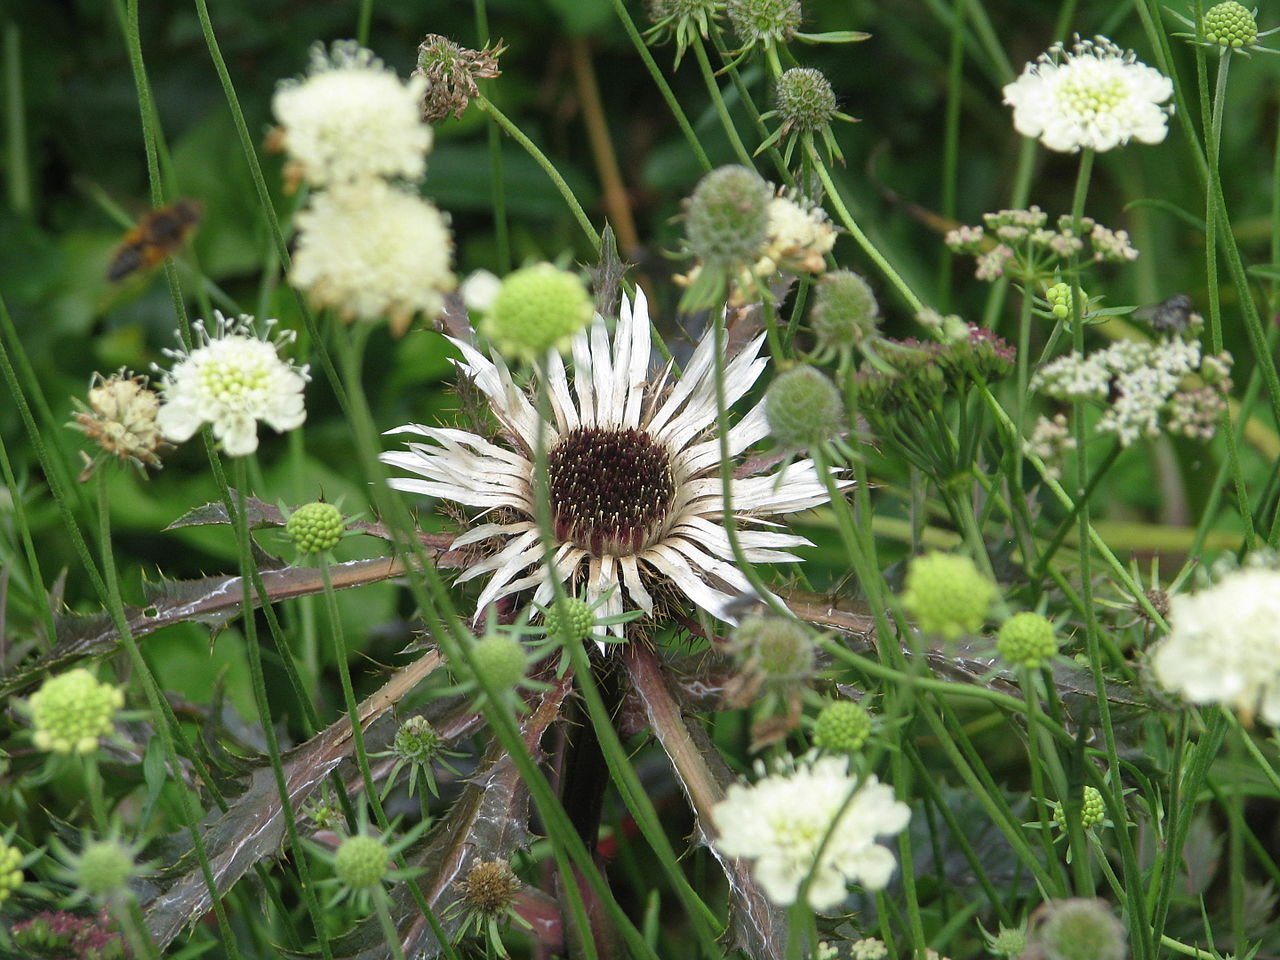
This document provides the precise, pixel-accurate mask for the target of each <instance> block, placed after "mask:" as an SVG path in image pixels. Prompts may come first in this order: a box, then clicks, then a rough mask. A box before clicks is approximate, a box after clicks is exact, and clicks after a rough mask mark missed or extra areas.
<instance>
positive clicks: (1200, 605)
mask: <svg viewBox="0 0 1280 960" xmlns="http://www.w3.org/2000/svg"><path fill="white" fill-rule="evenodd" d="M1151 667H1152V670H1153V671H1154V673H1155V677H1156V680H1158V681H1159V683H1160V685H1161V686H1162V687H1164V688H1165V689H1166V690H1171V691H1173V692H1175V693H1177V694H1180V695H1181V696H1182V697H1183V698H1185V699H1186V700H1189V701H1190V702H1191V703H1197V704H1210V703H1218V704H1222V705H1223V706H1226V707H1230V708H1232V709H1234V710H1236V711H1237V712H1238V713H1239V714H1240V715H1241V717H1243V718H1244V719H1245V720H1246V721H1250V720H1252V718H1253V717H1254V715H1255V714H1258V713H1261V715H1262V719H1263V720H1265V721H1266V722H1267V723H1269V724H1271V725H1273V726H1280V570H1273V569H1269V568H1265V567H1246V568H1244V569H1242V570H1237V571H1235V572H1233V573H1230V574H1228V575H1227V576H1226V577H1225V578H1223V579H1222V580H1221V581H1219V582H1218V583H1216V584H1214V585H1213V586H1211V587H1208V588H1206V589H1204V590H1201V591H1199V592H1198V593H1193V594H1178V595H1176V596H1174V597H1173V598H1172V599H1171V600H1170V601H1169V635H1168V636H1167V637H1165V638H1164V639H1163V640H1161V641H1160V643H1159V644H1157V645H1156V646H1155V648H1154V649H1153V650H1152V652H1151Z"/></svg>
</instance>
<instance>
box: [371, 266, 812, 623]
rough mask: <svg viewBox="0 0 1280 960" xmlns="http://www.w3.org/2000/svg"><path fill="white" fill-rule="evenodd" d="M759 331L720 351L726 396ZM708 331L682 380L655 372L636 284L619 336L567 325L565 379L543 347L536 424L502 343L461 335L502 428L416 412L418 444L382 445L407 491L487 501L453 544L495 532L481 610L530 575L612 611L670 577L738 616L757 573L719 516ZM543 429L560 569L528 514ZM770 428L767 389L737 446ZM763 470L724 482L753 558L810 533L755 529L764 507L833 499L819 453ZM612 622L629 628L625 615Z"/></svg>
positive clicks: (775, 552) (768, 557) (751, 359)
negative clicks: (495, 430) (546, 402)
mask: <svg viewBox="0 0 1280 960" xmlns="http://www.w3.org/2000/svg"><path fill="white" fill-rule="evenodd" d="M611 340H612V342H611ZM763 340H764V337H763V334H762V335H761V336H760V337H757V338H755V339H754V340H752V341H751V342H750V343H749V344H747V345H746V346H745V347H744V348H743V349H742V350H740V351H739V352H738V353H737V354H736V355H734V356H732V357H731V358H729V359H728V360H727V362H726V364H725V368H724V379H725V395H726V397H725V398H726V402H727V403H729V404H733V403H735V402H737V401H738V400H739V399H741V398H742V397H743V396H744V395H745V394H746V393H747V391H749V390H750V389H751V387H752V385H753V384H754V383H755V381H756V379H757V378H758V377H759V376H760V374H761V373H762V372H763V370H764V368H765V366H766V364H767V360H766V358H764V357H761V356H760V349H761V346H762V344H763ZM713 342H714V341H713V338H712V337H711V336H707V337H705V338H704V339H703V340H702V341H701V342H700V343H699V344H698V346H697V348H696V349H695V351H694V353H693V356H692V357H691V358H690V359H689V362H688V363H687V364H686V365H685V368H684V371H683V373H682V374H681V376H680V377H679V379H673V377H672V367H671V365H668V366H667V368H666V369H665V371H663V372H662V373H661V374H658V375H655V376H651V375H650V371H649V359H650V349H651V330H650V323H649V313H648V308H647V305H646V303H645V299H644V295H643V294H642V293H641V292H639V291H638V290H637V292H636V299H635V302H634V304H632V303H630V302H628V301H627V300H626V299H625V298H624V299H623V301H622V308H621V315H620V317H619V320H618V324H617V328H616V330H615V331H614V334H613V336H612V338H611V337H610V335H609V331H608V327H607V326H606V324H605V321H604V320H603V319H602V318H601V317H600V316H598V315H597V316H596V317H595V319H594V321H593V322H592V323H591V324H590V325H589V327H588V328H587V329H585V330H583V331H581V332H579V333H578V334H576V335H575V336H574V337H573V338H572V357H573V376H572V378H570V377H569V376H568V374H567V373H566V370H565V366H564V363H563V361H562V360H561V358H560V355H559V354H558V353H556V352H555V351H551V352H549V353H548V354H547V355H546V363H547V368H546V369H547V373H546V375H547V387H548V388H549V389H548V392H549V394H550V406H551V410H552V413H553V419H552V420H550V421H544V422H541V423H540V418H539V416H538V413H537V411H536V410H535V409H534V407H533V405H532V404H531V403H530V402H529V399H528V398H527V397H526V395H525V393H524V391H523V390H521V389H520V388H519V387H518V386H517V385H516V384H515V382H514V381H513V379H512V377H511V374H510V372H509V371H508V369H507V366H506V364H505V363H504V362H503V361H502V359H501V357H500V356H498V355H497V354H494V355H493V358H492V360H490V359H488V358H486V357H485V356H484V355H483V354H481V353H480V351H478V350H477V349H476V348H475V347H473V346H472V345H471V344H469V343H466V342H463V341H461V340H453V343H454V344H455V346H457V348H458V349H459V350H460V351H461V352H462V360H461V361H456V365H457V367H458V369H459V371H460V372H461V373H462V374H463V375H464V376H466V377H469V378H471V379H472V381H473V382H474V384H475V386H476V388H477V389H478V390H479V391H480V392H482V393H483V394H484V395H485V396H486V397H487V398H488V400H489V405H490V407H491V408H492V411H493V414H494V416H495V418H496V419H497V421H498V423H499V424H500V426H501V429H502V432H503V436H502V438H501V440H502V442H501V443H500V444H499V443H493V442H491V441H489V440H487V439H485V438H484V437H481V436H479V435H477V434H475V433H471V432H468V431H465V430H458V429H450V428H445V427H430V426H423V425H420V424H409V425H406V426H402V427H398V428H396V429H395V430H392V431H389V432H390V433H392V434H407V435H408V436H409V437H410V440H409V449H408V450H407V451H400V452H394V453H385V454H383V455H382V460H383V461H384V462H385V463H387V464H389V465H391V466H393V467H396V468H398V469H400V470H404V471H406V472H407V473H410V474H416V477H405V478H396V479H393V480H392V481H391V485H392V486H393V487H395V488H396V489H398V490H403V491H406V492H408V493H416V494H421V495H424V496H430V497H440V498H443V499H446V500H452V501H455V502H457V503H460V504H463V505H465V506H468V507H474V508H477V509H480V510H483V511H485V512H488V513H490V514H492V516H491V518H490V519H489V520H488V522H485V523H481V524H478V525H476V526H474V527H472V528H471V529H470V530H467V531H466V532H464V533H463V534H461V535H460V536H459V537H458V538H457V539H455V540H454V542H453V545H454V547H455V548H458V547H465V546H471V545H475V544H486V545H488V546H490V547H491V552H490V553H489V555H488V556H487V557H486V558H484V559H481V560H478V561H477V562H475V563H473V564H471V565H470V566H469V567H468V568H467V569H466V570H465V571H464V572H463V574H462V575H461V576H460V577H459V578H458V579H459V582H463V581H468V580H472V579H475V578H477V577H481V576H485V575H490V577H489V582H488V583H487V584H486V585H485V587H484V589H483V590H482V591H481V592H480V596H479V599H478V601H477V613H476V615H477V617H479V616H480V615H481V614H482V612H483V610H484V609H485V607H487V606H488V605H489V604H491V603H493V602H495V601H497V600H501V599H502V598H504V597H508V596H512V595H514V594H518V593H520V592H522V591H525V590H533V591H534V593H533V600H534V602H536V603H539V604H544V605H545V604H547V603H549V602H550V601H551V599H552V597H553V594H554V586H553V581H552V576H554V577H555V578H556V580H559V581H561V582H564V583H567V584H568V585H569V590H570V592H571V593H575V594H577V593H579V592H580V591H585V599H586V601H587V602H588V603H589V604H591V605H592V606H596V605H597V604H599V606H600V613H601V619H603V620H607V619H608V618H610V617H612V616H614V615H616V614H619V613H621V612H622V610H623V607H624V595H625V597H626V598H627V599H628V600H629V604H627V605H629V606H630V607H633V608H635V607H638V608H640V609H641V610H643V611H644V612H645V613H647V614H650V615H652V614H653V613H654V604H655V598H654V591H655V589H661V592H663V593H667V594H668V595H669V594H670V591H669V590H667V589H663V588H664V587H665V585H668V584H669V585H674V587H675V588H676V589H677V590H678V591H680V592H681V593H683V594H684V595H685V596H686V597H688V598H689V599H690V600H691V601H693V603H695V604H696V605H697V606H699V607H701V608H702V609H703V610H706V611H708V612H709V613H711V614H712V615H713V616H717V617H720V618H722V619H730V618H729V617H728V616H727V614H726V613H725V608H726V605H727V604H728V603H729V602H730V601H731V600H732V599H733V598H734V597H735V596H737V595H738V594H741V593H744V592H748V591H749V590H750V584H749V583H748V581H747V578H746V576H745V575H744V574H743V573H742V571H741V570H739V569H738V568H737V567H736V566H734V563H733V560H734V553H733V550H732V548H731V547H730V544H729V537H728V533H727V532H726V530H725V526H724V519H723V509H724V500H723V489H724V488H723V486H722V485H721V482H720V473H719V471H720V462H721V461H720V441H719V438H718V437H717V435H716V432H715V425H716V398H715V378H714V374H713V369H714V367H713V364H712V359H713V355H712V350H713ZM540 431H541V433H542V435H543V439H544V442H545V444H546V449H547V451H548V456H547V460H548V467H549V474H550V478H549V479H550V483H549V487H550V490H549V493H550V499H551V506H552V512H553V519H554V525H555V529H554V537H555V540H554V542H553V543H552V544H551V548H552V552H553V553H554V574H552V573H551V572H550V571H549V568H548V566H547V565H546V564H544V562H543V560H544V549H545V548H544V545H543V542H542V537H541V535H540V533H539V530H538V525H537V523H536V521H535V516H536V513H535V501H534V486H533V479H534V458H535V451H536V449H537V443H538V436H539V432H540ZM767 433H768V424H767V422H766V420H765V410H764V404H763V402H761V403H759V404H757V405H756V406H755V407H754V408H753V409H752V410H751V411H750V412H749V413H748V414H746V416H744V417H743V418H742V419H741V420H739V421H738V422H737V423H736V424H735V425H734V426H733V427H732V428H731V429H730V430H729V435H728V448H729V455H730V456H732V457H737V456H738V455H739V454H741V453H742V452H743V451H744V450H746V449H747V448H748V447H749V446H751V445H752V444H754V443H756V442H758V441H759V440H761V439H763V438H764V437H765V435H766V434H767ZM419 438H420V439H419ZM756 473H757V475H752V476H738V477H736V478H735V479H734V481H733V486H732V490H731V498H732V503H733V505H734V514H735V518H736V521H737V523H738V524H739V527H740V529H739V532H738V538H739V541H740V544H741V546H742V548H743V551H744V553H745V557H746V559H747V560H748V561H750V562H752V563H778V562H787V561H795V560H798V559H799V558H798V557H797V556H796V555H795V554H793V553H791V552H790V549H791V548H793V547H798V546H806V545H808V541H807V540H805V539H804V538H803V537H799V536H796V535H794V534H791V533H785V532H781V531H778V530H774V529H757V528H758V527H759V526H762V525H765V520H764V518H767V517H771V516H777V515H781V514H788V513H793V512H796V511H799V510H805V509H808V508H810V507H813V506H816V505H818V504H820V503H824V502H826V500H827V499H828V498H827V489H826V485H825V484H824V483H823V482H822V480H821V478H820V477H819V476H818V474H817V472H816V471H815V468H814V464H813V461H811V460H801V461H797V462H794V463H790V464H788V465H787V466H785V467H784V468H782V469H781V470H779V471H777V472H775V473H760V472H759V471H757V472H756ZM770 526H771V525H770ZM611 629H612V631H613V632H614V633H615V634H616V635H617V636H620V637H621V636H622V635H623V625H622V624H621V623H616V624H612V625H611Z"/></svg>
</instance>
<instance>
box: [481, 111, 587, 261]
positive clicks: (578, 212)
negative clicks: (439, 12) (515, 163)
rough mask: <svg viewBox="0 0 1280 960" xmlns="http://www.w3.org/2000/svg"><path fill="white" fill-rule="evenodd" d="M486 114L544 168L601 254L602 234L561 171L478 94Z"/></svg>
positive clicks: (583, 230)
mask: <svg viewBox="0 0 1280 960" xmlns="http://www.w3.org/2000/svg"><path fill="white" fill-rule="evenodd" d="M473 102H474V103H475V104H476V105H477V106H479V107H480V109H481V110H483V111H484V112H485V113H486V114H488V115H489V116H490V117H492V118H493V119H494V120H495V121H497V123H498V126H500V127H502V129H503V130H504V131H505V132H506V134H507V135H508V136H509V137H511V139H512V140H514V141H515V142H516V143H518V144H520V146H521V147H523V148H524V151H525V153H527V154H529V156H530V157H532V158H533V161H534V163H536V164H537V165H538V166H540V167H541V168H542V172H543V173H545V174H546V175H547V176H548V177H549V178H550V180H551V182H552V183H553V184H554V185H555V188H556V190H558V191H559V193H560V196H561V198H562V199H563V200H564V202H565V205H566V206H568V208H569V212H570V213H572V214H573V218H574V219H575V220H577V221H578V226H579V227H581V228H582V232H583V233H585V234H586V235H587V239H588V240H590V241H591V246H592V248H593V249H594V250H595V251H596V253H599V252H600V233H599V231H597V230H596V228H595V227H593V226H592V225H591V219H590V218H589V217H588V216H587V214H586V211H585V210H583V209H582V204H580V203H579V202H578V198H577V197H575V196H574V195H573V190H572V189H571V188H570V187H569V184H567V183H566V182H565V179H564V177H562V176H561V175H560V171H559V170H557V169H556V166H555V164H554V163H552V162H551V161H550V160H549V159H547V155H546V154H545V153H543V152H542V151H541V150H540V149H538V145H537V144H535V143H534V142H533V141H532V140H530V139H529V138H528V137H527V136H525V133H524V131H523V130H521V129H520V128H519V127H517V126H516V125H515V124H514V123H512V122H511V120H510V118H508V117H507V115H506V114H505V113H503V112H502V111H501V110H499V109H498V108H497V107H496V106H494V104H493V101H492V100H490V99H489V98H488V97H486V96H485V95H484V94H483V93H477V94H476V96H475V99H474V101H473Z"/></svg>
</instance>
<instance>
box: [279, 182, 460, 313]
mask: <svg viewBox="0 0 1280 960" xmlns="http://www.w3.org/2000/svg"><path fill="white" fill-rule="evenodd" d="M295 223H296V224H297V227H298V242H297V251H296V253H295V254H294V258H293V266H292V268H291V269H290V271H289V282H290V283H291V284H293V285H294V286H295V287H298V288H299V289H302V290H305V291H307V295H308V298H309V299H310V300H311V302H312V303H313V304H315V305H316V306H318V307H329V308H331V309H333V310H335V311H337V313H338V314H339V315H340V316H341V317H342V318H343V319H345V320H364V321H376V320H381V319H383V318H388V319H390V321H391V325H392V328H393V329H394V330H395V331H396V332H397V333H403V332H404V330H405V328H407V327H408V325H409V322H410V321H411V320H412V318H413V316H414V314H416V313H422V314H424V315H426V316H428V317H434V316H435V315H436V314H437V313H439V312H440V309H441V307H442V306H443V305H444V294H445V293H447V292H448V291H450V290H452V289H453V288H454V286H455V284H456V280H455V278H454V276H453V272H452V270H451V269H450V262H451V260H452V255H453V240H452V237H451V236H450V234H449V227H448V225H447V224H446V223H445V218H444V215H443V214H441V212H440V211H439V210H437V209H436V208H435V206H433V205H432V204H431V203H429V202H427V201H426V200H423V199H422V198H421V197H420V196H418V195H417V194H416V193H413V192H410V191H408V190H403V189H399V188H397V187H393V186H389V185H388V184H386V183H384V182H383V181H381V180H363V181H360V182H357V183H352V184H345V185H342V186H335V187H333V188H332V189H329V190H326V191H324V192H322V193H317V194H314V195H313V196H312V198H311V203H310V205H309V206H308V207H307V208H306V209H305V210H303V211H301V212H300V213H299V214H298V215H297V217H296V218H295Z"/></svg>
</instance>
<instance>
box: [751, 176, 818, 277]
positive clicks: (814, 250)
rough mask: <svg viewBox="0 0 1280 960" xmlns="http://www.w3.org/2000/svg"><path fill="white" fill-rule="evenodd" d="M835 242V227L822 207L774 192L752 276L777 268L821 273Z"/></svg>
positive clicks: (775, 270)
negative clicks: (766, 233) (776, 194)
mask: <svg viewBox="0 0 1280 960" xmlns="http://www.w3.org/2000/svg"><path fill="white" fill-rule="evenodd" d="M835 242H836V228H835V227H834V226H833V225H832V223H831V221H830V220H829V219H828V218H827V213H826V211H825V210H823V209H822V207H820V206H817V205H815V204H810V203H801V202H797V201H796V200H794V199H792V198H791V197H789V196H786V195H785V194H783V195H779V196H776V197H774V198H773V200H771V201H770V203H769V233H768V237H767V239H766V240H765V245H764V249H763V250H762V251H761V253H760V259H759V260H757V261H756V266H755V272H756V276H758V277H768V276H771V275H772V274H773V273H775V272H777V271H778V270H788V271H791V272H792V273H822V272H823V271H824V270H826V266H827V264H826V260H825V257H826V255H827V254H828V253H830V252H831V248H832V247H833V246H835Z"/></svg>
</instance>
